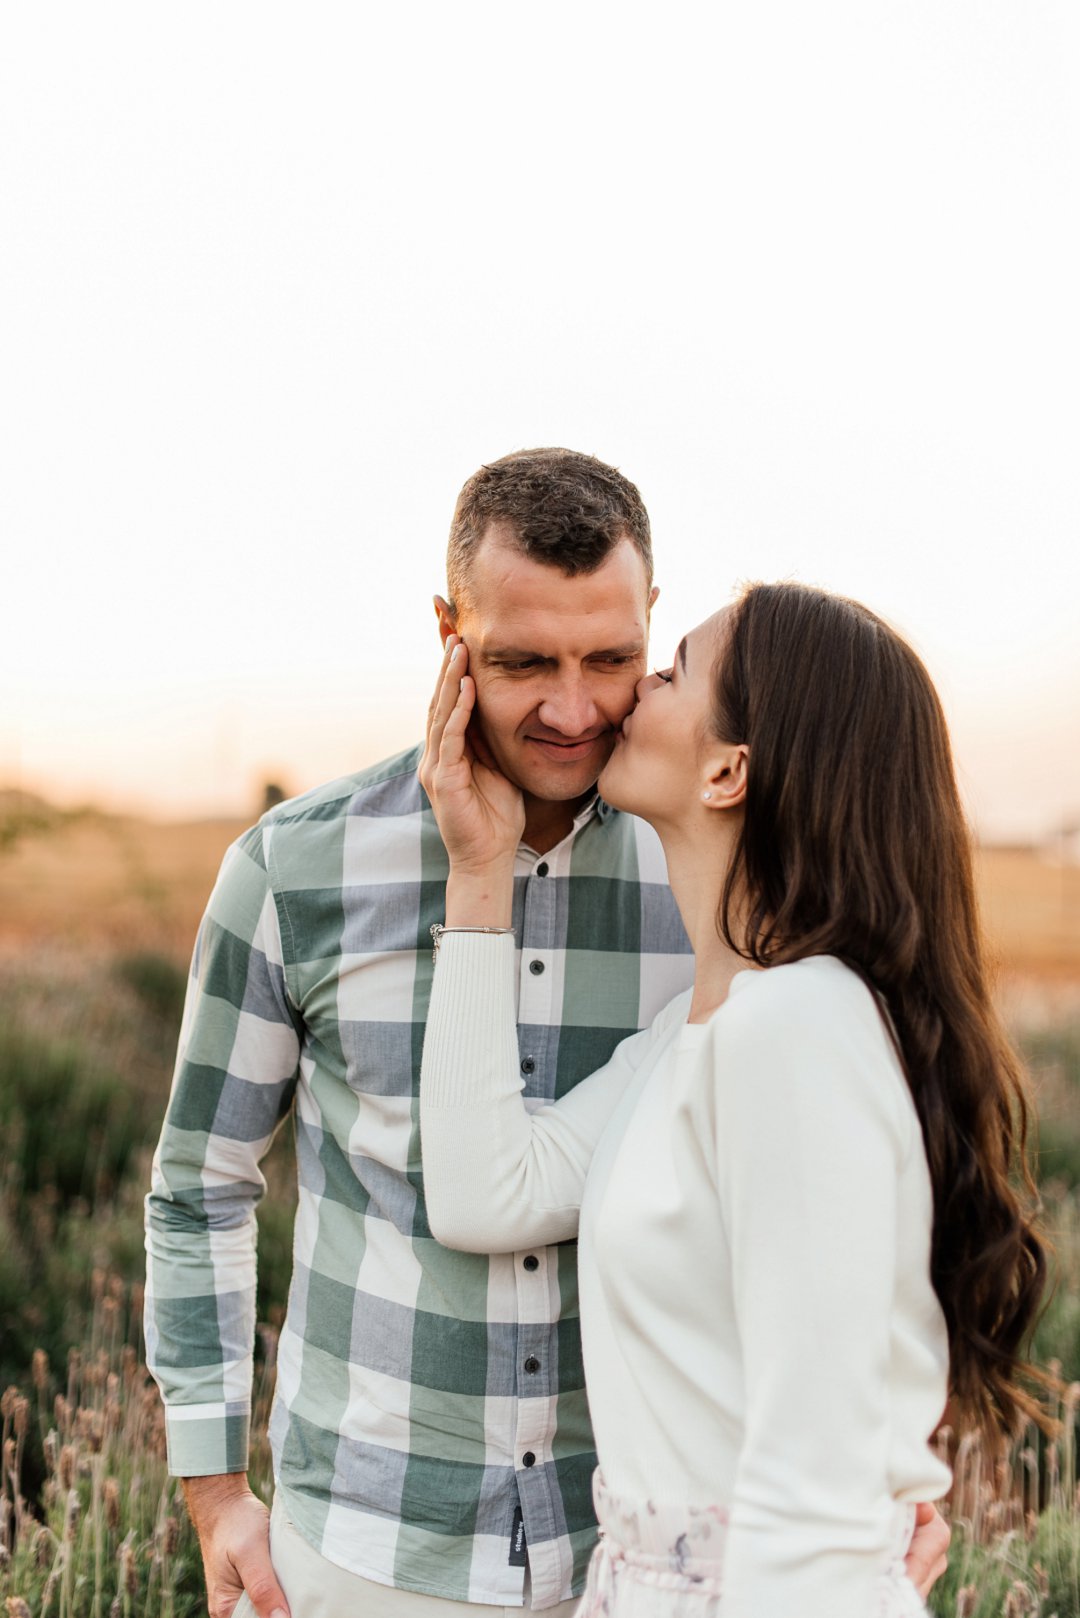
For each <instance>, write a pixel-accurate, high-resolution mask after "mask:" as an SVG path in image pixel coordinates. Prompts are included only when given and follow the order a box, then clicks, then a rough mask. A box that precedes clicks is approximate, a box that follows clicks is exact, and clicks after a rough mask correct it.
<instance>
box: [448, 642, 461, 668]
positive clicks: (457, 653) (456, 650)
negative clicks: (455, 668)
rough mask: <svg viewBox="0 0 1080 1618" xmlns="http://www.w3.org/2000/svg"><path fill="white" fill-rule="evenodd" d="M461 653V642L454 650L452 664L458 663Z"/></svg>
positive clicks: (451, 654)
mask: <svg viewBox="0 0 1080 1618" xmlns="http://www.w3.org/2000/svg"><path fill="white" fill-rule="evenodd" d="M460 652H461V642H460V641H459V642H458V644H457V645H456V646H455V647H454V650H453V651H452V652H451V653H450V661H451V663H456V662H457V660H458V656H459V654H460Z"/></svg>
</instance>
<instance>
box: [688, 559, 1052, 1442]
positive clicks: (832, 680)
mask: <svg viewBox="0 0 1080 1618" xmlns="http://www.w3.org/2000/svg"><path fill="white" fill-rule="evenodd" d="M723 624H724V627H723V632H722V633H723V644H722V647H721V649H720V653H719V656H718V658H717V664H716V670H715V674H714V693H713V697H714V700H713V724H714V727H715V729H716V732H717V735H718V736H719V737H720V738H721V739H722V740H724V741H727V742H736V743H737V742H745V743H746V744H747V745H748V747H749V759H748V773H747V794H746V813H745V816H744V821H743V827H742V831H741V835H740V838H739V841H738V844H737V847H736V850H735V853H734V857H733V859H732V862H731V865H730V868H729V870H728V873H727V879H726V883H725V886H724V892H723V898H722V901H721V905H720V911H719V916H718V926H719V928H720V932H721V934H722V936H723V937H724V939H725V941H726V942H727V943H728V944H729V945H730V946H731V947H732V948H734V949H736V950H738V951H739V953H740V954H742V955H743V956H744V957H745V958H747V959H749V960H753V961H755V962H757V963H758V964H759V965H762V966H777V965H780V964H782V963H783V962H786V961H795V960H799V959H801V958H802V957H804V956H807V955H825V954H828V955H835V956H837V957H839V959H841V960H842V961H844V962H845V963H846V964H847V965H849V966H850V967H852V968H853V969H854V970H855V971H857V972H858V973H859V974H860V975H861V976H862V977H863V979H864V980H865V981H866V982H867V983H868V984H870V985H871V986H872V987H873V988H874V989H876V990H878V991H879V992H880V994H881V995H882V997H883V998H884V1001H885V1003H886V1005H887V1006H888V1009H889V1012H890V1014H891V1017H892V1020H893V1023H894V1025H895V1030H896V1038H897V1040H898V1043H899V1054H900V1057H901V1060H902V1062H903V1066H904V1069H905V1072H906V1075H907V1081H908V1084H909V1086H910V1089H911V1093H912V1096H913V1098H914V1101H915V1107H916V1110H917V1112H918V1115H919V1121H920V1123H921V1125H922V1133H923V1140H924V1142H925V1145H926V1154H927V1158H928V1161H929V1166H930V1177H931V1181H932V1184H933V1194H934V1225H933V1238H932V1247H931V1275H932V1280H933V1284H934V1289H935V1291H936V1292H937V1295H938V1298H939V1299H940V1302H941V1306H942V1309H943V1311H944V1314H945V1320H946V1323H947V1326H948V1333H949V1346H950V1362H951V1363H950V1372H951V1384H952V1403H953V1407H954V1409H955V1412H956V1415H957V1417H958V1419H959V1421H960V1423H961V1424H963V1425H972V1426H975V1427H977V1428H980V1429H981V1430H982V1431H983V1432H984V1433H986V1434H988V1435H992V1434H994V1433H999V1434H1000V1433H1001V1432H1002V1430H1005V1431H1012V1430H1014V1429H1015V1428H1016V1426H1017V1425H1018V1423H1019V1421H1020V1420H1021V1419H1022V1418H1023V1417H1025V1416H1032V1417H1034V1418H1035V1419H1036V1420H1038V1421H1040V1424H1042V1418H1041V1413H1040V1406H1039V1402H1038V1401H1037V1399H1036V1398H1035V1397H1034V1396H1033V1393H1032V1392H1031V1391H1029V1389H1030V1387H1031V1382H1032V1379H1034V1381H1035V1382H1038V1381H1039V1380H1040V1376H1039V1373H1034V1372H1032V1371H1031V1368H1030V1367H1028V1366H1027V1365H1026V1364H1025V1361H1024V1358H1023V1353H1024V1346H1025V1343H1026V1339H1027V1337H1028V1334H1029V1332H1030V1329H1031V1327H1032V1326H1033V1324H1034V1321H1035V1318H1036V1316H1037V1315H1038V1313H1039V1309H1040V1306H1041V1303H1042V1301H1043V1294H1044V1289H1045V1284H1046V1272H1047V1258H1046V1248H1045V1245H1044V1242H1043V1240H1042V1238H1041V1237H1040V1234H1039V1231H1038V1228H1037V1225H1036V1221H1035V1216H1034V1212H1033V1210H1034V1208H1035V1206H1036V1204H1037V1196H1036V1190H1035V1185H1034V1182H1033V1180H1032V1177H1031V1172H1030V1170H1029V1168H1028V1165H1027V1162H1026V1146H1027V1138H1028V1127H1029V1116H1030V1113H1029V1105H1028V1101H1027V1098H1026V1093H1025V1085H1024V1079H1023V1075H1022V1070H1021V1067H1020V1063H1019V1060H1018V1058H1017V1056H1016V1054H1015V1052H1014V1050H1013V1048H1012V1046H1011V1045H1010V1043H1009V1040H1008V1037H1007V1035H1006V1034H1005V1031H1004V1029H1003V1027H1002V1025H1001V1022H1000V1020H999V1018H998V1016H997V1013H996V1012H995V1010H994V1007H993V1004H992V1002H991V998H990V992H989V987H988V973H987V968H986V963H985V952H984V946H983V941H982V937H981V932H980V927H979V919H978V909H977V904H976V898H975V886H974V879H973V872H972V855H971V841H970V835H969V832H968V828H967V825H966V823H965V820H964V814H963V811H962V809H961V805H960V798H959V794H958V792H957V787H956V778H955V774H954V771H953V763H952V755H951V750H950V746H949V736H948V730H947V727H946V724H945V718H944V715H943V713H942V710H941V704H940V702H939V701H938V697H937V693H936V692H935V690H934V687H933V685H932V684H931V681H930V678H929V676H928V674H927V672H926V670H925V668H924V667H923V665H922V663H921V662H920V661H919V659H918V657H917V656H916V655H915V653H914V652H913V651H912V649H911V647H910V646H908V645H907V644H906V643H905V642H904V641H903V640H902V639H901V637H900V636H899V635H898V634H897V633H896V632H895V631H894V630H893V629H891V628H890V627H889V626H888V625H887V624H885V623H883V622H882V620H881V619H880V618H877V617H876V616H875V615H874V614H873V613H872V612H870V611H868V610H867V609H866V608H865V607H863V606H860V605H859V604H858V603H857V602H854V601H848V600H845V599H843V598H842V597H838V596H833V595H829V594H827V593H826V592H824V591H822V590H816V589H811V588H809V587H807V586H804V585H799V584H791V583H782V584H757V585H751V586H750V587H749V588H748V589H746V591H745V592H744V593H743V595H742V597H741V599H740V600H739V601H738V602H736V604H735V605H734V606H733V607H732V608H731V609H730V611H729V612H728V614H727V615H726V617H725V619H724V621H723ZM736 915H737V916H738V918H739V919H738V923H737V924H736V922H735V917H736ZM736 933H738V935H739V936H736ZM1025 1381H1027V1383H1028V1386H1027V1387H1025V1385H1024V1384H1025Z"/></svg>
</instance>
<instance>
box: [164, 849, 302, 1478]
mask: <svg viewBox="0 0 1080 1618" xmlns="http://www.w3.org/2000/svg"><path fill="white" fill-rule="evenodd" d="M270 836H271V828H270V827H255V828H254V829H253V830H252V831H249V832H247V833H246V834H245V835H244V836H243V837H242V838H241V839H240V840H239V841H238V842H237V843H235V844H234V845H233V846H232V848H230V850H229V851H228V853H227V855H226V857H225V860H224V863H223V865H222V868H221V872H220V874H219V876H218V880H217V883H216V885H215V888H214V891H213V893H212V895H211V897H210V902H209V905H208V907H207V911H206V914H205V916H204V918H203V922H202V925H201V927H200V930H199V935H198V939H197V941H196V945H195V952H194V957H193V960H192V967H191V977H190V981H189V984H188V992H187V1000H186V1003H185V1008H184V1017H183V1023H182V1026H181V1033H180V1042H179V1049H178V1053H177V1061H176V1068H175V1072H174V1075H173V1082H172V1089H171V1092H170V1096H169V1103H168V1108H167V1111H166V1115H165V1121H164V1125H163V1127H162V1131H161V1137H160V1140H159V1142H158V1146H157V1150H156V1152H155V1154H154V1160H153V1169H152V1175H151V1189H150V1192H149V1195H148V1196H147V1198H146V1252H147V1272H146V1273H147V1284H146V1312H145V1329H146V1344H147V1363H148V1366H149V1369H150V1371H151V1372H152V1374H153V1376H154V1378H155V1380H156V1381H157V1383H158V1386H159V1387H160V1389H161V1394H162V1398H163V1400H164V1402H165V1413H166V1433H167V1442H168V1458H169V1470H170V1471H171V1472H172V1473H174V1474H176V1475H179V1476H202V1475H207V1474H214V1473H221V1472H239V1471H245V1470H246V1469H247V1464H248V1438H249V1427H250V1406H251V1383H252V1355H253V1347H254V1335H255V1282H256V1223H255V1206H256V1203H257V1202H258V1200H259V1198H260V1197H261V1196H262V1195H263V1193H264V1191H265V1190H266V1181H265V1179H264V1178H263V1175H262V1172H261V1170H260V1168H259V1163H260V1161H261V1159H262V1158H263V1157H264V1156H265V1154H266V1152H267V1151H268V1149H269V1147H270V1143H271V1140H272V1138H273V1135H274V1132H275V1130H276V1128H277V1126H278V1124H279V1123H280V1121H281V1119H282V1118H283V1117H284V1116H285V1114H286V1113H287V1112H288V1110H289V1107H290V1105H291V1103H292V1097H293V1093H294V1089H295V1085H296V1076H297V1070H298V1064H299V1056H300V1032H301V1026H302V1025H301V1020H300V1016H299V1013H298V1011H297V1008H296V1007H295V1006H294V1005H293V1003H292V1002H291V1000H290V998H289V994H288V991H287V988H286V983H285V974H284V963H283V953H282V943H281V931H280V925H279V918H278V912H277V905H276V901H275V896H274V892H273V887H272V884H271V881H270V879H269V875H268V869H267V867H268V858H269V839H270Z"/></svg>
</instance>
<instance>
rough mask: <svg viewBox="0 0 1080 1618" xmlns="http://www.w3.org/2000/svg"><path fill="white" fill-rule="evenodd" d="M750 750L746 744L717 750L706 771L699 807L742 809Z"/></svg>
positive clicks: (742, 743) (744, 799)
mask: <svg viewBox="0 0 1080 1618" xmlns="http://www.w3.org/2000/svg"><path fill="white" fill-rule="evenodd" d="M749 759H750V749H749V747H748V746H747V745H746V743H745V742H738V743H736V744H735V745H734V746H731V747H724V748H721V749H718V750H717V752H715V753H714V754H713V755H712V758H711V759H710V761H709V764H708V766H707V769H706V772H705V778H704V786H703V788H702V794H701V797H702V804H703V806H704V808H706V809H741V808H742V806H743V804H744V803H745V802H746V772H747V768H748V764H749Z"/></svg>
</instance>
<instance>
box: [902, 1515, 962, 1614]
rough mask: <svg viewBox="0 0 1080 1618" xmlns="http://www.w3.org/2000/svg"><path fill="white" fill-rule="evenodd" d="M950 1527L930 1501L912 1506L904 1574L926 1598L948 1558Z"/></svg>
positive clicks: (943, 1569)
mask: <svg viewBox="0 0 1080 1618" xmlns="http://www.w3.org/2000/svg"><path fill="white" fill-rule="evenodd" d="M951 1538H952V1531H951V1530H950V1528H949V1525H948V1523H947V1522H946V1521H945V1519H944V1517H943V1516H942V1515H941V1513H940V1512H939V1511H937V1510H936V1509H935V1508H934V1507H933V1506H932V1505H931V1504H930V1502H929V1501H925V1502H920V1504H919V1505H917V1506H916V1507H915V1532H914V1534H913V1535H912V1536H911V1544H910V1545H909V1546H908V1553H907V1556H906V1558H905V1566H906V1567H907V1576H908V1578H909V1579H910V1580H911V1582H912V1584H913V1585H914V1586H915V1588H916V1589H917V1590H918V1592H919V1594H920V1595H921V1596H922V1598H923V1600H924V1601H925V1600H926V1598H927V1596H928V1595H929V1594H930V1590H931V1588H932V1586H933V1585H934V1584H936V1582H937V1580H938V1579H940V1577H941V1575H942V1574H943V1573H944V1571H945V1569H946V1567H947V1566H948V1561H949V1541H950V1539H951Z"/></svg>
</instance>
